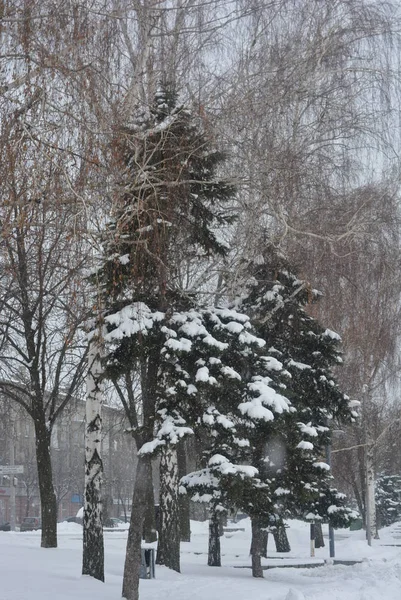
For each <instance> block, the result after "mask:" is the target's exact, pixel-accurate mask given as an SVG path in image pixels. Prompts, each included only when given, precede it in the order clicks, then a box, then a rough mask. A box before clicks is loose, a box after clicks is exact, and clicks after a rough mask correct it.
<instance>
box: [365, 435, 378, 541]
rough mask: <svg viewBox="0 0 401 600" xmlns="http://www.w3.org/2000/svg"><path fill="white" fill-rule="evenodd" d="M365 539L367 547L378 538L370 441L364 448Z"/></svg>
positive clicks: (372, 452) (372, 454)
mask: <svg viewBox="0 0 401 600" xmlns="http://www.w3.org/2000/svg"><path fill="white" fill-rule="evenodd" d="M368 436H369V434H368ZM366 537H367V540H368V544H369V546H371V544H372V538H376V539H377V538H378V537H379V536H378V535H377V528H376V499H375V470H374V444H373V443H371V441H369V442H368V444H367V446H366Z"/></svg>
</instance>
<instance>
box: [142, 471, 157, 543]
mask: <svg viewBox="0 0 401 600" xmlns="http://www.w3.org/2000/svg"><path fill="white" fill-rule="evenodd" d="M143 539H144V540H145V542H147V543H148V544H151V543H152V542H156V541H157V528H156V514H155V494H154V489H153V477H152V462H150V469H149V473H148V475H147V479H146V501H145V519H144V524H143Z"/></svg>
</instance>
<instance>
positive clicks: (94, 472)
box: [82, 337, 104, 581]
mask: <svg viewBox="0 0 401 600" xmlns="http://www.w3.org/2000/svg"><path fill="white" fill-rule="evenodd" d="M102 356H103V341H102V339H99V337H94V338H93V339H92V340H91V342H90V346H89V353H88V375H87V381H86V427H85V498H84V522H83V561H82V574H83V575H91V576H92V577H95V579H99V580H100V581H104V546H103V523H102V498H101V491H102V478H103V464H102V459H101V433H102V416H101V410H102V402H103V385H102V381H101V377H102V374H103V366H102Z"/></svg>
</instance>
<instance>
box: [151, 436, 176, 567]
mask: <svg viewBox="0 0 401 600" xmlns="http://www.w3.org/2000/svg"><path fill="white" fill-rule="evenodd" d="M156 562H157V564H158V565H165V566H166V567H168V568H169V569H173V570H174V571H177V572H178V573H179V572H180V519H179V507H178V460H177V450H176V448H175V447H172V446H165V447H164V448H163V449H162V452H161V458H160V532H159V543H158V547H157V561H156Z"/></svg>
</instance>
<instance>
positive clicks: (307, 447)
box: [297, 440, 313, 450]
mask: <svg viewBox="0 0 401 600" xmlns="http://www.w3.org/2000/svg"><path fill="white" fill-rule="evenodd" d="M297 448H299V449H300V450H313V444H311V443H310V442H306V441H304V440H302V442H299V444H298V446H297Z"/></svg>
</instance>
